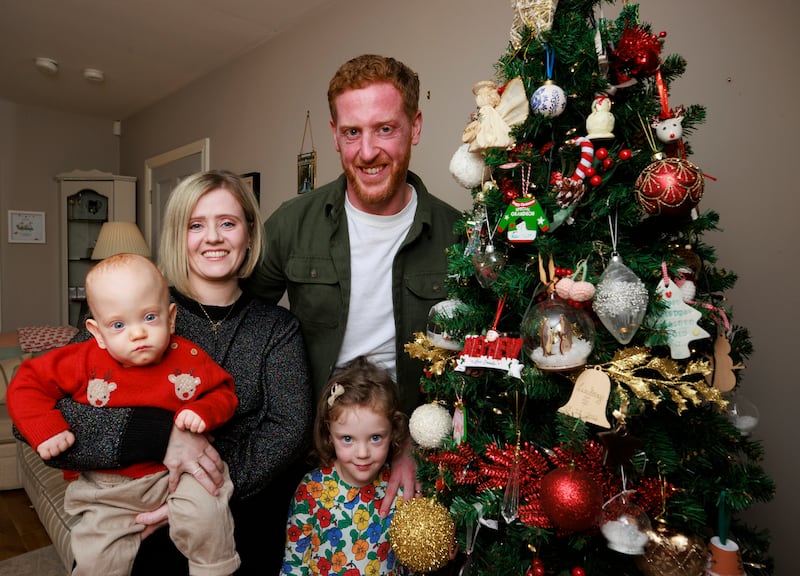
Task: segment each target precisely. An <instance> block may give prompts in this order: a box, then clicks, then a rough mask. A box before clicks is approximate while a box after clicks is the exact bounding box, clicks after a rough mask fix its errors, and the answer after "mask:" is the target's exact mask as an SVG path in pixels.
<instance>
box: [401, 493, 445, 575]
mask: <svg viewBox="0 0 800 576" xmlns="http://www.w3.org/2000/svg"><path fill="white" fill-rule="evenodd" d="M454 532H455V525H454V524H453V519H452V518H451V517H450V512H448V511H447V508H445V507H444V506H443V505H442V504H441V503H439V502H438V501H437V500H436V499H435V498H414V499H413V500H408V501H406V502H404V503H403V504H401V505H400V506H398V507H397V509H396V510H395V512H394V517H393V518H392V523H391V524H390V525H389V541H390V542H391V543H392V550H394V553H395V555H396V556H397V561H398V562H400V563H401V564H404V565H405V566H408V567H409V568H411V569H412V570H414V571H415V572H431V571H433V570H438V569H439V568H441V567H443V566H444V565H445V564H447V562H448V561H449V560H450V550H451V549H452V547H453V534H454Z"/></svg>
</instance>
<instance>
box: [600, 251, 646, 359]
mask: <svg viewBox="0 0 800 576" xmlns="http://www.w3.org/2000/svg"><path fill="white" fill-rule="evenodd" d="M647 301H648V294H647V287H646V286H645V285H644V282H642V281H641V280H640V279H639V277H638V276H636V274H635V273H634V272H633V270H631V269H630V268H628V267H627V266H625V264H624V263H623V262H622V257H621V256H620V255H619V254H616V253H615V254H612V255H611V261H610V262H609V264H608V267H607V268H606V269H605V271H604V272H603V274H602V275H601V276H600V282H598V284H597V291H596V292H595V295H594V302H593V303H592V309H593V310H594V312H595V314H597V317H598V318H600V321H601V322H602V323H603V326H605V327H606V330H608V331H609V332H610V333H611V335H612V336H614V338H616V339H617V342H619V343H620V344H627V343H628V342H630V341H631V340H632V339H633V337H634V335H635V334H636V332H637V331H638V330H639V327H640V326H641V325H642V319H643V318H644V314H645V312H646V311H647Z"/></svg>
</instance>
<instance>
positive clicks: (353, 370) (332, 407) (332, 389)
mask: <svg viewBox="0 0 800 576" xmlns="http://www.w3.org/2000/svg"><path fill="white" fill-rule="evenodd" d="M352 406H368V407H369V408H371V409H372V410H374V411H375V412H378V413H382V414H385V415H386V418H387V419H388V420H389V422H390V423H391V426H392V432H391V438H390V440H391V447H390V449H389V456H388V459H389V460H391V458H392V457H393V455H394V454H397V453H398V451H399V450H400V449H401V448H402V447H403V444H405V442H406V440H407V439H408V417H407V416H406V415H405V414H404V413H403V412H402V411H401V410H400V400H399V397H398V394H397V385H396V384H395V383H394V382H393V381H392V378H391V376H390V375H389V373H388V372H387V371H386V370H384V369H383V368H380V367H378V366H376V365H375V364H373V363H371V362H370V361H369V360H367V359H366V358H365V357H364V356H359V357H358V358H355V359H354V360H351V361H350V362H349V363H348V364H347V365H345V366H344V367H343V368H342V369H341V370H339V371H337V372H336V373H335V374H334V375H333V377H332V378H331V380H330V382H328V385H327V386H326V387H325V390H323V392H322V395H321V396H320V399H319V403H318V405H317V417H316V420H315V421H314V454H315V456H316V457H317V458H318V459H319V462H320V464H327V463H329V462H331V461H332V460H333V459H334V458H335V456H336V452H335V450H334V448H333V441H332V440H331V428H330V426H331V423H332V422H335V421H336V420H337V419H338V418H339V415H340V414H341V413H342V410H344V409H345V408H350V407H352Z"/></svg>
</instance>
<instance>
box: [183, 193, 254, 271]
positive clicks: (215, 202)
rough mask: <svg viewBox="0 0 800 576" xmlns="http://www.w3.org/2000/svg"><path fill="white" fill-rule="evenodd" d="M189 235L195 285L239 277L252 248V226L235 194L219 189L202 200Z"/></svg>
mask: <svg viewBox="0 0 800 576" xmlns="http://www.w3.org/2000/svg"><path fill="white" fill-rule="evenodd" d="M186 234H187V236H186V247H187V252H188V254H189V276H190V280H191V282H192V283H195V282H203V281H211V282H219V281H226V280H231V279H234V278H237V277H238V274H239V269H240V268H241V267H242V262H244V259H245V257H246V255H247V249H248V248H249V247H250V225H249V224H248V222H247V220H246V219H245V215H244V210H243V209H242V206H241V204H239V201H238V200H237V198H236V196H234V194H233V193H232V192H230V191H229V190H227V189H225V188H216V189H214V190H210V191H209V192H206V193H205V194H204V195H203V196H201V197H200V200H198V201H197V204H196V205H195V207H194V210H193V211H192V215H191V217H190V218H189V225H188V228H187V231H186Z"/></svg>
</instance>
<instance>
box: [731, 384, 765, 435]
mask: <svg viewBox="0 0 800 576" xmlns="http://www.w3.org/2000/svg"><path fill="white" fill-rule="evenodd" d="M726 397H727V400H728V418H729V419H730V421H731V423H732V424H733V425H734V426H736V429H737V430H739V432H741V434H742V436H749V435H750V432H752V431H753V429H754V428H755V427H756V426H757V425H758V418H759V413H758V408H757V407H756V405H755V404H753V402H751V401H750V399H749V398H747V397H746V396H745V395H744V394H742V393H741V392H734V393H733V394H730V395H729V396H728V395H726Z"/></svg>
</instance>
